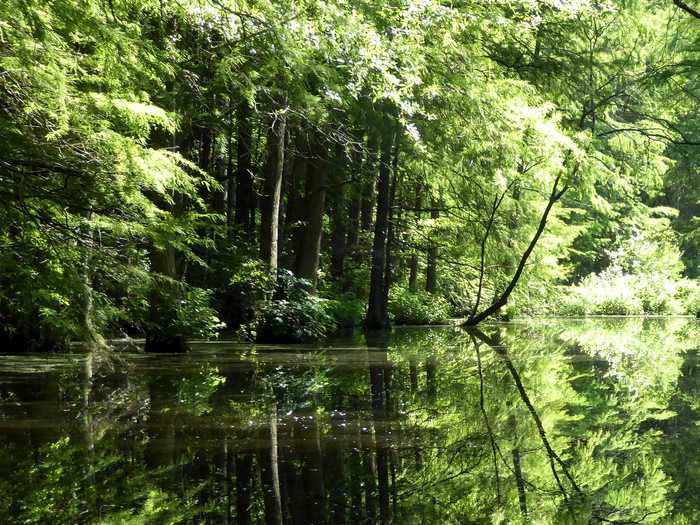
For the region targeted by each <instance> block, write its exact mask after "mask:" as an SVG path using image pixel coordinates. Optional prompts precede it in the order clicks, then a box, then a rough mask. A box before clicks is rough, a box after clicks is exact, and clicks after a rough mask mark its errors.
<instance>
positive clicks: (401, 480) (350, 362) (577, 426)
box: [0, 318, 700, 525]
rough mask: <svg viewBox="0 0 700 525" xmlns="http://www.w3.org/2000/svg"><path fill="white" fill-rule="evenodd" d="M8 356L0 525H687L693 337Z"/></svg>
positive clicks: (410, 332)
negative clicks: (129, 524) (644, 524)
mask: <svg viewBox="0 0 700 525" xmlns="http://www.w3.org/2000/svg"><path fill="white" fill-rule="evenodd" d="M482 331H483V333H475V334H469V333H467V332H465V331H464V330H461V329H459V328H397V329H395V330H394V331H393V333H391V334H388V335H382V336H378V337H374V338H373V337H369V339H367V340H366V339H365V338H364V336H356V337H353V338H346V339H341V338H339V339H337V340H333V341H331V342H329V343H327V344H324V345H320V346H314V347H309V346H300V345H289V346H284V345H280V346H260V345H258V346H254V347H251V346H250V345H241V344H230V343H219V342H215V343H200V344H195V345H194V347H193V349H192V351H191V352H190V353H188V354H186V355H145V354H143V353H139V352H135V351H128V350H124V351H119V352H115V353H112V354H108V355H102V354H96V355H91V356H86V355H81V354H53V355H22V356H16V355H0V523H8V524H15V523H25V524H26V523H30V524H34V523H37V524H75V523H96V524H97V523H99V524H125V523H133V524H150V523H152V524H159V523H234V524H255V523H266V524H267V523H269V524H284V525H287V524H312V523H313V524H325V523H329V524H331V523H332V524H339V523H345V524H361V523H368V524H369V523H395V524H414V523H416V524H421V525H432V524H451V523H464V524H468V523H484V524H487V523H488V524H493V523H503V524H509V523H518V524H519V523H532V524H550V523H551V524H559V523H562V524H566V523H663V524H666V523H669V524H670V523H674V524H698V523H700V426H698V422H700V368H698V358H697V348H698V346H699V344H698V335H700V334H699V332H700V326H699V325H698V324H697V323H696V321H695V320H690V319H682V318H671V319H587V320H536V321H531V322H527V323H512V324H501V325H493V326H485V327H484V328H482Z"/></svg>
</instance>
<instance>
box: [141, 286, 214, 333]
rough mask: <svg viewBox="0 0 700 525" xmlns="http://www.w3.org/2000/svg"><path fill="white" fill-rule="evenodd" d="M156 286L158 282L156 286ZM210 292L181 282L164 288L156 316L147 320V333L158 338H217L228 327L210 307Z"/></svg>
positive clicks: (145, 323) (151, 316)
mask: <svg viewBox="0 0 700 525" xmlns="http://www.w3.org/2000/svg"><path fill="white" fill-rule="evenodd" d="M154 285H156V286H157V283H154ZM211 297H212V292H211V290H203V289H201V288H194V287H190V286H187V285H184V284H182V283H178V284H177V285H172V286H170V287H165V291H164V292H163V293H162V296H161V298H160V299H159V301H158V306H157V307H156V308H157V310H158V311H157V313H156V314H155V315H153V314H152V313H151V315H150V318H149V319H147V320H146V321H144V326H145V327H146V332H147V333H148V334H149V335H150V336H151V337H154V338H156V339H158V338H161V337H162V338H164V339H167V338H170V337H174V336H178V337H182V338H184V339H210V338H213V337H217V336H218V334H219V330H221V329H222V328H225V326H226V325H225V324H224V323H222V322H221V320H220V319H219V318H218V316H217V312H216V310H214V308H212V307H211Z"/></svg>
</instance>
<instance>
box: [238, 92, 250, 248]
mask: <svg viewBox="0 0 700 525" xmlns="http://www.w3.org/2000/svg"><path fill="white" fill-rule="evenodd" d="M251 119H252V111H251V108H250V105H249V104H248V101H247V100H245V99H243V100H242V101H241V103H240V104H239V106H238V127H237V141H238V144H237V161H238V163H237V166H236V185H237V191H236V213H235V217H234V219H235V223H236V224H237V225H238V226H239V227H240V228H242V229H243V231H244V232H245V233H246V234H247V235H248V237H250V238H252V237H253V231H252V225H253V220H252V219H253V209H254V208H253V169H252V167H253V166H252V162H251V159H252V156H251V155H252V149H253V130H252V122H251Z"/></svg>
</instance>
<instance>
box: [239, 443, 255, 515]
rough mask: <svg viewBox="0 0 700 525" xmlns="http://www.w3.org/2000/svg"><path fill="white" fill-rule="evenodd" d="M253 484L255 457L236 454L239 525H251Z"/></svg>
mask: <svg viewBox="0 0 700 525" xmlns="http://www.w3.org/2000/svg"><path fill="white" fill-rule="evenodd" d="M252 482H253V456H252V455H251V454H236V518H237V524H238V525H250V504H251V501H250V496H251V490H252Z"/></svg>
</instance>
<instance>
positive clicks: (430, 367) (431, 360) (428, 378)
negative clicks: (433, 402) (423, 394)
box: [425, 355, 437, 399]
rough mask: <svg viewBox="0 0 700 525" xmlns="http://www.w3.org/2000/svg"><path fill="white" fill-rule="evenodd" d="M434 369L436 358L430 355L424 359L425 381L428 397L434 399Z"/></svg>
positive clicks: (435, 392)
mask: <svg viewBox="0 0 700 525" xmlns="http://www.w3.org/2000/svg"><path fill="white" fill-rule="evenodd" d="M436 369H437V359H435V356H434V355H431V356H430V357H428V359H426V360H425V382H426V391H427V393H428V398H429V399H435V396H436V395H437V379H436V375H437V374H436Z"/></svg>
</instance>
